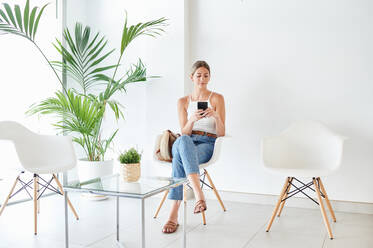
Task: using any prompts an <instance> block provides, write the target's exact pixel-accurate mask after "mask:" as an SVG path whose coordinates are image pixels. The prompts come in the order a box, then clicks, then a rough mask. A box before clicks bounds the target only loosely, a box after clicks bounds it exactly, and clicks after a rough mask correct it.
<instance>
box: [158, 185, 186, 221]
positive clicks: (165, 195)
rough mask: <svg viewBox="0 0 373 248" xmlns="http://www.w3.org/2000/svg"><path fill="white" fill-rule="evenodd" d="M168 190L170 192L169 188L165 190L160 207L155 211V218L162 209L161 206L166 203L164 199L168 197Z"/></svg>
mask: <svg viewBox="0 0 373 248" xmlns="http://www.w3.org/2000/svg"><path fill="white" fill-rule="evenodd" d="M168 192H169V190H166V191H165V192H164V195H163V198H162V200H161V203H160V204H159V206H158V209H157V211H156V212H155V215H154V217H153V218H154V219H155V218H157V216H158V213H159V211H160V210H161V207H162V206H163V203H164V201H165V200H166V198H167V195H168ZM184 196H185V190H184Z"/></svg>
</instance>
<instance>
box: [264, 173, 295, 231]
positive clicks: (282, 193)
mask: <svg viewBox="0 0 373 248" xmlns="http://www.w3.org/2000/svg"><path fill="white" fill-rule="evenodd" d="M289 181H290V177H287V178H286V181H285V183H284V186H283V187H282V190H281V193H280V196H279V197H278V201H277V204H276V206H275V209H274V210H273V213H272V217H271V219H270V220H269V223H268V226H267V229H266V232H269V230H270V229H271V226H272V223H273V220H274V219H275V217H276V214H277V211H278V208H279V207H280V203H281V200H282V199H283V196H284V194H285V192H286V188H287V186H288V184H289Z"/></svg>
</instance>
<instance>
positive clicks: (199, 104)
mask: <svg viewBox="0 0 373 248" xmlns="http://www.w3.org/2000/svg"><path fill="white" fill-rule="evenodd" d="M197 107H198V109H202V110H206V109H207V102H198V103H197Z"/></svg>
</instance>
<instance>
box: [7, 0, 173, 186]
mask: <svg viewBox="0 0 373 248" xmlns="http://www.w3.org/2000/svg"><path fill="white" fill-rule="evenodd" d="M46 7H47V5H44V6H43V7H41V8H38V7H34V8H32V9H31V8H30V4H29V0H27V2H26V4H25V7H24V10H23V11H21V8H20V7H19V6H18V5H15V6H14V7H13V8H12V7H11V6H10V5H9V4H7V3H4V4H3V9H1V8H0V31H2V32H5V33H10V34H14V35H18V36H21V37H23V38H25V39H27V40H29V41H30V42H31V43H32V44H34V45H35V47H36V49H37V50H38V51H39V52H40V53H41V54H42V55H43V57H44V58H45V60H46V62H47V63H48V65H49V66H50V68H51V70H53V72H54V74H55V75H56V79H57V80H58V82H59V83H60V84H61V90H59V91H57V92H56V93H55V95H54V96H53V97H50V98H48V99H45V100H42V101H41V102H40V103H36V104H34V105H33V106H31V108H30V109H29V111H28V114H42V115H54V116H57V117H59V118H58V121H57V122H55V123H53V125H54V126H55V127H56V129H57V130H58V131H59V133H64V134H70V135H72V136H73V141H74V142H75V143H77V144H78V145H79V146H80V147H82V149H83V151H84V154H85V156H84V157H83V158H82V159H81V161H82V162H81V163H80V165H81V166H80V165H79V167H78V170H79V171H81V172H83V171H86V170H87V168H88V170H90V169H93V168H94V167H96V168H98V171H101V172H98V173H104V174H108V173H111V171H112V166H113V160H109V161H107V160H106V158H105V153H106V151H107V149H108V148H109V146H110V144H111V143H112V141H113V139H114V137H115V135H116V134H117V132H118V129H116V130H113V131H112V132H111V134H110V135H108V137H103V135H102V124H103V122H104V116H105V114H107V110H111V111H112V112H113V113H114V115H115V118H116V120H119V119H121V118H123V117H124V116H123V112H122V110H123V106H122V105H121V104H120V103H119V102H117V101H115V100H114V99H113V96H114V95H115V94H117V93H120V92H122V93H123V92H125V91H126V86H127V85H128V84H131V83H136V82H143V81H146V80H147V79H148V78H150V77H149V76H147V75H146V67H145V66H144V64H143V63H142V61H141V60H140V59H139V60H138V62H137V63H135V64H132V66H130V68H128V69H127V70H125V72H124V73H120V72H121V71H122V70H119V68H120V67H121V64H120V63H121V61H122V59H123V57H124V52H125V50H126V49H127V47H128V45H129V44H130V43H131V42H132V41H133V40H135V39H136V38H138V37H141V36H151V37H156V36H158V35H160V34H161V33H162V32H164V30H163V28H164V26H165V25H166V19H165V18H160V19H156V20H153V21H148V22H144V23H137V24H135V25H129V24H128V22H127V14H126V15H125V18H124V19H125V21H124V25H123V29H122V36H121V37H122V38H121V43H120V49H118V50H119V54H118V59H117V63H116V64H113V65H107V64H104V63H105V61H106V60H107V59H108V58H109V57H110V56H113V54H114V51H115V49H111V50H109V51H107V49H106V46H107V40H106V39H105V36H102V35H100V33H98V32H97V33H93V34H92V31H91V29H90V27H88V26H83V25H82V24H80V23H76V24H75V27H74V32H71V31H70V29H69V28H66V29H65V30H64V32H63V39H64V40H65V41H66V44H67V45H66V46H64V45H63V43H62V42H61V41H59V40H58V39H56V41H55V43H54V44H53V46H54V47H55V48H56V49H57V51H58V52H59V53H60V54H61V56H62V60H61V61H50V60H48V59H47V57H46V55H45V54H44V52H43V51H42V49H40V47H39V46H38V44H37V43H36V41H35V35H36V33H37V29H38V25H39V21H40V19H41V17H42V14H43V11H44V9H45V8H46ZM59 71H60V72H62V75H66V76H67V78H68V79H70V80H72V81H73V82H75V85H78V86H77V87H67V86H66V82H65V81H63V80H62V77H61V76H60V74H59V73H58V72H59ZM87 163H88V165H87ZM92 164H95V165H92ZM82 168H83V169H82ZM94 170H95V169H93V171H94ZM80 177H82V178H80V179H81V180H82V179H83V180H85V179H89V178H92V177H97V175H96V172H93V174H92V173H88V175H87V176H84V175H80Z"/></svg>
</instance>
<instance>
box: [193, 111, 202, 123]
mask: <svg viewBox="0 0 373 248" xmlns="http://www.w3.org/2000/svg"><path fill="white" fill-rule="evenodd" d="M203 113H204V111H203V110H202V109H198V110H197V111H196V112H194V114H193V115H192V116H191V117H190V120H191V121H192V122H193V123H194V122H196V121H198V120H200V119H202V118H203V117H204V116H203Z"/></svg>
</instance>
